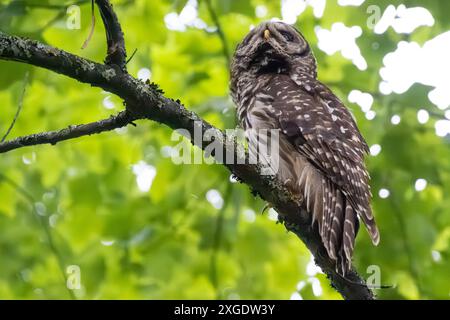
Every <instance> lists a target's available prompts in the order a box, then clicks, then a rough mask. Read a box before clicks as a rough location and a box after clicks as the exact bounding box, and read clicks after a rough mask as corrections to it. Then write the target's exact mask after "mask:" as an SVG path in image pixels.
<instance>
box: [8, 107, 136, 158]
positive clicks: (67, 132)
mask: <svg viewBox="0 0 450 320" xmlns="http://www.w3.org/2000/svg"><path fill="white" fill-rule="evenodd" d="M133 120H134V119H133V118H132V117H131V116H130V115H129V113H128V112H127V111H122V112H120V113H119V114H118V115H116V116H111V117H110V118H108V119H104V120H100V121H96V122H91V123H88V124H80V125H76V126H69V127H67V128H65V129H62V130H59V131H49V132H41V133H36V134H32V135H29V136H23V137H19V138H16V139H13V140H9V141H6V142H2V143H0V153H5V152H8V151H11V150H14V149H17V148H22V147H25V146H34V145H38V144H52V145H55V144H56V143H58V142H60V141H64V140H69V139H74V138H78V137H82V136H87V135H91V134H96V133H101V132H103V131H111V130H113V129H116V128H121V127H124V126H126V125H127V124H129V123H131V122H132V121H133Z"/></svg>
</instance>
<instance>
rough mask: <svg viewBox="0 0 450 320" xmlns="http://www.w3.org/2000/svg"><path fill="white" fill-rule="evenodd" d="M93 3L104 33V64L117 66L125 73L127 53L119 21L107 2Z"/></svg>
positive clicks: (102, 0) (101, 0)
mask: <svg viewBox="0 0 450 320" xmlns="http://www.w3.org/2000/svg"><path fill="white" fill-rule="evenodd" d="M95 3H96V4H97V7H98V9H99V10H100V14H101V16H102V20H103V24H104V25H105V31H106V42H107V45H108V49H107V55H106V60H105V63H106V64H108V65H117V66H118V67H119V68H120V69H121V70H122V71H126V61H127V52H126V49H125V39H124V37H123V32H122V27H121V26H120V23H119V19H118V18H117V15H116V13H115V12H114V10H113V7H112V4H111V3H110V2H109V0H95Z"/></svg>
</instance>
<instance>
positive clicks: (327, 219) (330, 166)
mask: <svg viewBox="0 0 450 320" xmlns="http://www.w3.org/2000/svg"><path fill="white" fill-rule="evenodd" d="M267 93H268V94H269V95H271V96H274V97H276V98H275V99H274V100H273V102H272V108H273V109H274V110H276V111H277V112H278V113H280V112H281V114H279V115H278V120H279V124H280V128H281V130H282V132H283V133H284V134H285V135H286V136H287V137H288V138H289V139H290V141H292V143H293V144H295V147H296V148H297V150H298V151H299V152H300V153H301V154H302V155H304V156H305V157H306V158H307V159H308V160H309V161H310V162H311V163H312V164H313V165H315V166H316V167H317V168H318V169H319V170H320V171H321V172H322V173H323V174H324V176H325V177H326V178H328V179H329V181H327V180H325V181H323V184H324V212H323V217H322V219H323V223H322V227H323V228H324V229H323V230H322V231H323V232H325V231H326V232H328V235H323V236H322V238H323V237H324V236H325V238H326V239H323V240H325V242H327V241H328V242H331V238H332V237H333V236H335V237H337V236H336V235H333V231H332V230H333V224H334V223H336V224H338V225H336V228H340V229H341V230H343V231H344V232H343V237H344V238H343V242H344V245H345V242H346V237H349V238H353V239H351V241H350V239H348V241H347V242H348V243H347V247H348V248H347V249H348V251H352V250H353V241H354V237H355V233H356V230H355V229H356V227H355V226H354V224H356V222H355V221H353V220H355V218H352V217H351V216H352V214H351V212H347V211H349V210H350V209H353V210H354V211H356V212H357V214H358V215H359V216H360V217H361V219H362V220H363V222H364V224H365V225H366V227H367V230H368V231H369V234H370V236H371V238H372V241H373V243H374V244H377V243H378V242H379V233H378V229H377V227H376V224H375V220H374V217H373V215H372V211H371V208H370V198H371V195H370V189H369V182H368V180H369V175H368V173H367V170H366V168H365V165H364V154H365V153H367V151H368V147H367V144H366V142H365V141H364V139H363V137H362V136H361V134H360V132H359V131H358V128H357V127H356V124H355V122H354V120H353V118H352V115H351V114H350V112H349V111H348V110H347V109H346V108H345V106H344V105H343V104H342V102H340V101H339V99H338V98H337V97H336V96H335V95H334V94H333V93H332V92H331V91H330V90H329V89H328V88H327V87H326V86H324V85H323V84H321V83H320V82H318V81H317V80H314V82H310V83H309V84H308V85H307V86H306V87H304V86H302V85H299V84H297V83H295V82H294V81H292V80H291V79H290V78H289V77H288V76H283V75H279V76H277V77H275V78H274V80H273V81H272V83H271V86H269V87H268V88H267ZM329 182H332V183H329ZM341 192H342V195H341V194H340V193H341ZM339 197H344V198H345V199H346V200H347V202H348V203H349V204H350V205H351V208H348V206H347V205H346V206H345V207H342V205H341V203H342V202H340V201H339V200H340V199H338V198H339ZM340 216H341V217H340ZM335 217H336V218H335ZM347 218H348V219H347ZM339 220H340V221H339ZM346 220H348V222H347V221H346ZM341 221H343V223H344V226H341V225H340V224H341ZM347 223H348V224H353V227H350V226H348V228H347V229H348V230H346V227H347ZM346 231H347V233H346ZM330 233H331V234H330ZM324 244H325V245H326V247H327V244H326V243H324ZM328 247H329V245H328ZM327 249H329V248H327ZM348 253H349V252H346V256H347V258H349V257H348V255H351V254H348ZM350 253H351V252H350Z"/></svg>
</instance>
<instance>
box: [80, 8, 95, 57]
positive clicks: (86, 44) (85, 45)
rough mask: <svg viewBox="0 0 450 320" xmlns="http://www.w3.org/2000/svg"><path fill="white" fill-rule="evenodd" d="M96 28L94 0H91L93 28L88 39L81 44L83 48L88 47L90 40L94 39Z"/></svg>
mask: <svg viewBox="0 0 450 320" xmlns="http://www.w3.org/2000/svg"><path fill="white" fill-rule="evenodd" d="M94 30H95V12H94V0H91V28H90V30H89V34H88V36H87V38H86V40H84V42H83V45H82V46H81V49H86V47H87V46H88V44H89V42H90V41H91V39H92V36H93V34H94Z"/></svg>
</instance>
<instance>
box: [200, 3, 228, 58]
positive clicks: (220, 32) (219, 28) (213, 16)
mask: <svg viewBox="0 0 450 320" xmlns="http://www.w3.org/2000/svg"><path fill="white" fill-rule="evenodd" d="M205 3H206V7H207V8H208V12H209V15H210V17H211V20H212V21H213V22H214V24H215V25H216V33H217V35H218V36H219V38H220V41H221V42H222V51H223V55H224V57H225V60H226V62H227V66H229V65H230V50H229V49H228V42H227V38H226V36H225V33H224V32H223V29H222V25H221V24H220V21H219V17H218V16H217V14H216V11H215V10H214V8H213V6H212V3H211V0H205Z"/></svg>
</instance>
